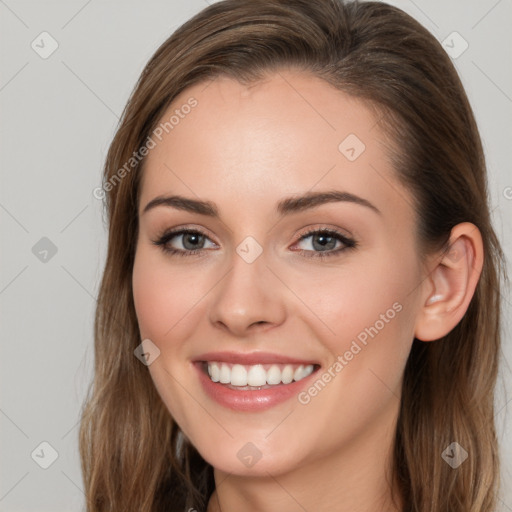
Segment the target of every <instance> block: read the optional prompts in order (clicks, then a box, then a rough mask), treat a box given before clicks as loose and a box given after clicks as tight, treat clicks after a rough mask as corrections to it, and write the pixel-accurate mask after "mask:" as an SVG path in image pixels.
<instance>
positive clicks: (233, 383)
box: [201, 361, 320, 391]
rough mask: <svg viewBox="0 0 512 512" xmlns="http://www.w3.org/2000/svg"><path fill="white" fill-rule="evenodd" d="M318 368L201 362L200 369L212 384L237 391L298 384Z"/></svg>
mask: <svg viewBox="0 0 512 512" xmlns="http://www.w3.org/2000/svg"><path fill="white" fill-rule="evenodd" d="M319 368H320V365H318V364H307V365H304V364H278V363H272V364H254V365H245V364H243V365H242V364H233V363H226V362H222V361H202V362H201V369H202V371H203V372H204V373H205V374H206V375H208V376H209V378H210V380H211V381H212V382H215V383H217V384H223V385H224V386H225V387H227V388H229V389H234V390H239V391H248V390H249V391H250V390H254V391H258V390H262V389H271V388H275V387H278V386H282V385H287V384H290V383H292V382H298V381H300V380H302V379H304V378H306V377H309V375H311V374H312V373H314V372H315V371H317V370H318V369H319Z"/></svg>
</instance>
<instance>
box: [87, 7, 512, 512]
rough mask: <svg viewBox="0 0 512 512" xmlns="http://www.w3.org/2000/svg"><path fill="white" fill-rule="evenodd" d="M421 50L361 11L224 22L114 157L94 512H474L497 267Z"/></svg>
mask: <svg viewBox="0 0 512 512" xmlns="http://www.w3.org/2000/svg"><path fill="white" fill-rule="evenodd" d="M486 187H487V185H486V170H485V162H484V157H483V151H482V145H481V141H480V137H479V134H478V130H477V127H476V124H475V120H474V116H473V114H472V110H471V107H470V105H469V103H468V100H467V97H466V94H465V92H464V90H463V87H462V85H461V82H460V80H459V78H458V76H457V73H456V71H455V69H454V67H453V65H452V63H451V61H450V58H449V57H448V56H447V55H446V54H445V53H444V51H443V49H442V47H441V46H440V44H439V43H438V42H437V41H436V40H435V38H434V37H433V36H432V35H431V34H429V33H428V32H427V31H426V30H425V29H424V28H423V27H422V26H421V25H420V24H419V23H417V22H416V21H415V20H413V19H412V18H411V17H410V16H408V15H406V14H405V13H404V12H402V11H401V10H399V9H397V8H395V7H391V6H389V5H386V4H384V3H381V2H364V3H344V2H342V1H341V0H339V1H328V0H314V1H309V0H308V1H306V0H256V1H250V2H246V1H240V0H225V1H221V2H218V3H216V4H214V5H211V6H209V7H207V8H206V9H204V10H203V11H202V12H200V13H199V14H197V15H196V16H195V17H194V18H192V19H191V20H189V21H188V22H187V23H185V24H184V25H183V26H182V27H180V28H179V29H178V30H177V31H176V32H175V33H174V34H173V35H172V36H171V37H170V38H169V39H168V40H167V41H166V42H165V43H164V44H163V45H162V46H161V47H160V48H159V49H158V51H157V52H156V53H155V55H154V56H153V57H152V58H151V60H150V61H149V63H148V64H147V66H146V68H145V69H144V71H143V73H142V76H141V77H140V79H139V82H138V83H137V85H136V87H135V90H134V92H133V94H132V96H131V98H130V100H129V102H128V104H127V106H126V109H125V111H124V114H123V118H122V120H121V123H120V126H119V128H118V131H117V133H116V136H115V138H114V140H113V142H112V144H111V147H110V150H109V153H108V157H107V161H106V165H105V171H104V185H103V189H104V190H105V192H106V204H107V209H108V216H109V241H108V256H107V261H106V267H105V270H104V275H103V280H102V284H101V289H100V294H99V298H98V307H97V314H96V322H95V353H96V364H95V376H94V382H93V385H92V388H91V392H90V396H89V398H88V401H87V403H86V404H85V407H84V411H83V418H82V424H81V435H80V450H81V456H82V469H83V473H84V480H85V492H86V496H87V509H88V510H89V511H91V512H92V511H106V510H112V511H120V510H123V511H129V510H134V511H135V510H137V511H171V510H173V511H174V510H176V511H178V510H179V511H182V510H198V511H204V510H207V511H208V512H216V511H223V512H230V511H233V510H247V511H250V510H265V511H266V510H269V511H270V510H276V509H279V510H281V511H295V510H315V511H324V510H336V511H354V510H376V511H377V510H379V511H382V510H390V511H391V510H394V511H395V510H396V511H409V510H411V511H427V510H428V511H429V512H433V511H439V512H440V511H450V512H454V511H460V512H462V511H464V512H468V511H471V512H476V511H478V512H481V511H488V512H491V511H492V510H494V507H495V504H496V497H497V490H498V483H499V461H498V449H497V440H496V435H495V428H494V418H493V416H494V410H493V397H494V387H495V381H496V376H497V367H498V357H499V348H500V302H499V294H500V270H501V269H502V268H504V265H502V261H503V255H502V252H501V248H500V244H499V242H498V240H497V238H496V236H495V233H494V231H493V228H492V225H491V221H490V214H489V206H488V200H487V188H486Z"/></svg>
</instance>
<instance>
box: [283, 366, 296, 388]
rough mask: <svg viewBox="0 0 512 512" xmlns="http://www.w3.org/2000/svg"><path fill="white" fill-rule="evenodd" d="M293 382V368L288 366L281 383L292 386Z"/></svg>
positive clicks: (285, 368)
mask: <svg viewBox="0 0 512 512" xmlns="http://www.w3.org/2000/svg"><path fill="white" fill-rule="evenodd" d="M292 380H293V368H292V367H291V366H290V365H289V364H287V365H286V366H285V367H284V370H283V374H282V376H281V381H282V383H283V384H290V382H291V381H292Z"/></svg>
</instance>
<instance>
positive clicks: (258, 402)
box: [194, 362, 318, 411]
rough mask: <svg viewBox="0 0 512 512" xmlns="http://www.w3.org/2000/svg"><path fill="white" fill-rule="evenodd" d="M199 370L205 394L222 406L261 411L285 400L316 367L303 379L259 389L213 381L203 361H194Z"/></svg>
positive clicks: (294, 394)
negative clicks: (245, 388)
mask: <svg viewBox="0 0 512 512" xmlns="http://www.w3.org/2000/svg"><path fill="white" fill-rule="evenodd" d="M194 366H195V367H196V369H197V371H198V372H199V380H200V381H201V384H202V386H203V389H204V390H205V392H206V394H207V395H208V396H210V398H213V400H215V401H216V402H218V403H219V404H220V405H223V406H224V407H227V408H229V409H233V410H235V411H262V410H265V409H270V408H271V407H273V406H275V405H278V404H280V403H283V402H286V400H289V399H290V398H291V397H293V396H296V395H298V393H299V392H300V391H301V390H302V389H303V388H304V387H305V385H306V384H307V383H308V382H309V381H310V380H311V378H312V377H313V375H315V374H316V373H317V370H318V367H316V369H315V370H314V371H313V373H311V374H310V375H308V376H307V377H304V378H303V379H301V380H299V381H294V382H291V383H290V384H278V385H275V386H273V387H272V388H267V389H261V390H253V391H251V390H245V391H244V390H240V391H238V390H235V389H230V388H228V387H226V386H225V385H224V384H220V383H218V382H213V381H212V380H211V379H210V377H209V376H208V375H207V374H206V373H205V372H204V371H203V369H202V366H203V363H200V362H198V363H195V364H194Z"/></svg>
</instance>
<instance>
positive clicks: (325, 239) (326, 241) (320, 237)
mask: <svg viewBox="0 0 512 512" xmlns="http://www.w3.org/2000/svg"><path fill="white" fill-rule="evenodd" d="M315 238H316V239H317V240H319V242H318V243H319V244H320V247H321V248H322V249H325V248H326V246H327V245H328V244H329V241H331V242H332V241H333V242H334V245H336V240H335V239H334V237H332V236H324V235H317V236H316V237H315ZM314 240H315V239H314ZM321 240H323V242H322V241H321ZM313 245H315V244H314V242H313ZM331 245H332V244H331ZM329 248H333V247H329Z"/></svg>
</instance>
